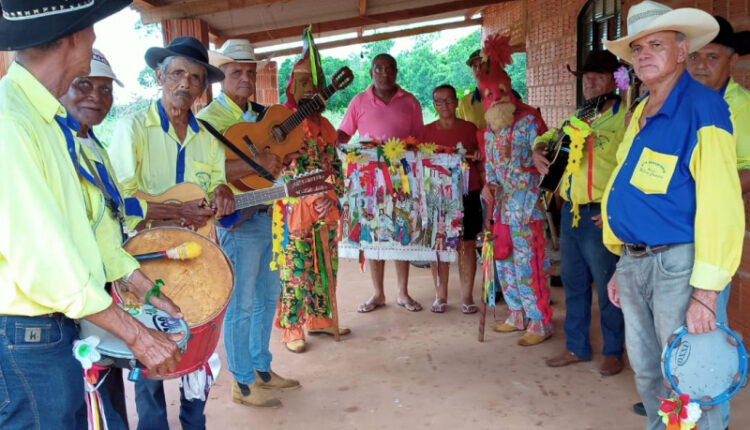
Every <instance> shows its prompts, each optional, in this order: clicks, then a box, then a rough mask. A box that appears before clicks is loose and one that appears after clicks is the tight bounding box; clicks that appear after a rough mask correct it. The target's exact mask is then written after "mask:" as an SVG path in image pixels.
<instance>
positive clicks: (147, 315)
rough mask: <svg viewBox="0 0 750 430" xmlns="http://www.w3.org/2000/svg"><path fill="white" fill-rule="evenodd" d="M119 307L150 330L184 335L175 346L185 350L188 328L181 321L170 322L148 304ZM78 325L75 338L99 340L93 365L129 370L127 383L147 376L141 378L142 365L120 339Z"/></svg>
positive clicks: (85, 324)
mask: <svg viewBox="0 0 750 430" xmlns="http://www.w3.org/2000/svg"><path fill="white" fill-rule="evenodd" d="M120 306H121V307H122V308H123V310H125V311H126V312H127V313H129V314H130V315H132V316H133V317H134V318H135V319H137V320H138V321H140V322H141V323H143V325H145V326H146V327H148V328H150V329H154V330H157V331H160V332H164V333H169V334H171V333H180V332H182V333H185V336H183V337H182V339H180V340H179V341H178V342H177V346H178V347H179V348H180V350H182V351H185V348H186V346H187V342H188V339H189V338H190V328H189V327H188V325H187V323H186V322H185V320H182V319H179V320H178V319H174V318H172V317H171V316H169V314H168V313H166V312H164V311H162V310H159V309H156V308H154V307H153V306H151V305H142V304H126V305H122V304H120ZM78 326H79V331H78V335H79V337H80V338H81V339H85V338H87V337H89V336H96V337H97V338H99V340H100V342H99V345H97V347H96V350H97V351H99V354H101V356H102V357H101V359H100V360H99V361H97V362H96V364H99V365H101V366H107V367H110V366H114V367H119V368H122V369H130V375H129V376H128V379H130V380H137V379H140V377H141V372H143V373H144V376H146V377H147V375H145V369H143V367H144V366H143V365H142V364H141V363H140V362H138V360H136V358H135V356H134V355H133V353H132V352H131V351H130V349H129V348H128V346H127V344H126V343H125V342H124V341H123V340H122V339H120V338H119V337H117V336H115V335H113V334H112V333H110V332H108V331H106V330H104V329H103V328H101V327H99V326H97V325H96V324H93V323H90V322H88V321H86V320H79V321H78Z"/></svg>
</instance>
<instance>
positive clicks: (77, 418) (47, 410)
mask: <svg viewBox="0 0 750 430" xmlns="http://www.w3.org/2000/svg"><path fill="white" fill-rule="evenodd" d="M77 338H78V333H77V331H76V327H75V323H74V322H73V320H71V319H68V318H66V317H62V316H60V317H21V316H3V315H0V428H2V429H3V430H46V429H71V430H87V429H88V424H87V420H86V404H85V400H84V390H83V369H82V368H81V364H80V363H79V362H78V361H77V360H76V359H75V358H74V357H73V341H74V340H75V339H77ZM111 413H112V414H114V411H112V412H111Z"/></svg>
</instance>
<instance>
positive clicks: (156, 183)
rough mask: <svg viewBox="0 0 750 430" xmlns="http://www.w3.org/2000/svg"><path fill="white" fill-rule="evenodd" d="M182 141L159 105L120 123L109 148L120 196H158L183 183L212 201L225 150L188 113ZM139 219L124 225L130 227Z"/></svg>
mask: <svg viewBox="0 0 750 430" xmlns="http://www.w3.org/2000/svg"><path fill="white" fill-rule="evenodd" d="M189 116H190V119H189V126H188V130H187V135H186V136H185V140H184V141H183V142H180V140H179V139H178V138H177V135H176V133H175V131H174V127H173V126H172V124H171V123H170V122H169V118H168V117H167V115H166V113H165V111H164V108H163V107H162V105H161V101H156V102H154V103H152V104H151V106H150V107H149V108H148V109H146V110H144V111H141V112H138V113H136V114H134V115H133V116H131V117H129V118H123V119H122V120H120V121H118V123H117V125H116V126H115V131H114V132H113V134H112V142H111V143H110V145H109V148H107V150H108V152H109V157H110V161H111V162H112V167H113V168H114V170H115V174H116V175H117V180H118V181H119V183H120V185H121V186H122V193H123V195H124V197H131V196H133V194H134V193H135V192H136V191H142V192H144V193H147V194H151V195H159V194H162V193H163V192H165V191H167V190H168V189H169V188H171V187H173V186H174V185H176V184H180V183H182V182H192V183H194V184H197V185H199V186H200V187H201V188H202V189H203V191H205V192H206V194H207V195H208V196H209V197H211V194H212V193H213V191H214V189H215V188H216V187H217V186H219V185H221V184H225V183H226V180H225V166H224V160H225V155H224V148H223V147H221V145H220V144H219V142H218V141H217V140H216V139H215V138H214V137H213V136H212V135H211V134H210V133H209V132H208V131H207V130H205V129H204V128H203V127H201V126H200V125H199V123H198V121H197V120H196V119H195V117H194V116H193V114H192V113H190V114H189ZM138 222H140V220H133V219H129V220H128V225H129V226H131V227H133V226H135V225H136V224H138Z"/></svg>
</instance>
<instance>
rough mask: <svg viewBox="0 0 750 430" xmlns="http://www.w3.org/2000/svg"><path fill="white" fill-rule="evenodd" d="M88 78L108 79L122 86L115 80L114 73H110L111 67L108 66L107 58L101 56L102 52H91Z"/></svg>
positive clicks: (94, 50) (96, 50)
mask: <svg viewBox="0 0 750 430" xmlns="http://www.w3.org/2000/svg"><path fill="white" fill-rule="evenodd" d="M89 77H90V78H97V77H101V78H110V79H112V80H113V81H114V82H115V83H116V84H117V85H119V86H121V87H122V86H123V85H122V82H120V80H119V79H117V76H116V75H115V72H113V71H112V66H110V65H109V61H107V57H105V56H104V54H102V51H100V50H98V49H96V48H94V49H92V50H91V72H89Z"/></svg>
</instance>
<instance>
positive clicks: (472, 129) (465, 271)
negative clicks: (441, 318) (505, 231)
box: [419, 85, 482, 314]
mask: <svg viewBox="0 0 750 430" xmlns="http://www.w3.org/2000/svg"><path fill="white" fill-rule="evenodd" d="M432 102H433V105H434V106H435V110H436V111H437V113H438V120H437V121H435V122H433V123H430V124H427V125H426V126H424V128H423V129H422V132H421V133H420V136H419V137H420V139H419V140H420V141H421V142H434V143H436V144H438V145H441V146H447V147H450V148H455V147H456V146H457V145H458V144H459V143H461V146H463V147H464V148H465V149H466V159H467V161H468V163H469V193H468V194H467V195H465V196H464V219H463V223H464V229H463V237H462V240H461V245H460V247H459V261H458V273H459V278H461V299H462V301H463V304H462V305H461V308H462V311H463V313H465V314H473V313H475V312H476V311H477V306H476V305H475V304H474V297H473V289H474V274H475V273H476V270H477V257H476V237H477V234H479V232H480V231H481V230H482V204H481V202H480V199H479V196H480V192H481V189H482V176H481V171H480V167H481V165H482V164H481V162H480V161H481V154H480V152H479V144H478V143H477V127H476V126H475V125H474V124H472V123H470V122H468V121H464V120H462V119H460V118H457V117H456V108H457V107H458V99H457V98H456V90H455V89H454V88H453V87H452V86H450V85H440V86H439V87H437V88H435V90H433V91H432ZM430 268H431V269H432V278H433V279H434V281H435V302H434V303H433V304H432V307H431V308H430V311H432V312H434V313H438V314H441V313H443V312H445V307H446V304H447V302H448V273H449V269H450V263H440V268H439V269H438V268H437V264H435V263H430ZM438 270H439V271H440V283H439V285H438V281H437V273H438Z"/></svg>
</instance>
